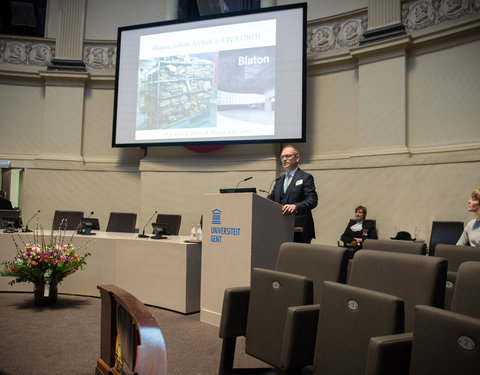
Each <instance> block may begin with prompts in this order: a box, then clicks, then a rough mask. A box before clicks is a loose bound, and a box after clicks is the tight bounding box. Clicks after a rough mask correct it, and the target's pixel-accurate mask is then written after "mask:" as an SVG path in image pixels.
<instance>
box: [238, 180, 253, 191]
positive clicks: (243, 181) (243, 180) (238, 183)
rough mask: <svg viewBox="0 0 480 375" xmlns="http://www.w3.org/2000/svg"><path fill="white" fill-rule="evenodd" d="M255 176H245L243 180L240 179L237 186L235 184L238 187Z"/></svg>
mask: <svg viewBox="0 0 480 375" xmlns="http://www.w3.org/2000/svg"><path fill="white" fill-rule="evenodd" d="M252 178H253V177H247V178H244V179H243V180H242V181H240V182H239V183H238V184H237V186H235V189H236V188H238V185H240V184H241V183H242V182H245V181H248V180H251V179H252Z"/></svg>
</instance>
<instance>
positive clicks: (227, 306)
mask: <svg viewBox="0 0 480 375" xmlns="http://www.w3.org/2000/svg"><path fill="white" fill-rule="evenodd" d="M249 298H250V287H249V286H245V287H235V288H227V289H225V293H224V295H223V306H222V317H221V319H220V333H219V336H220V337H221V338H223V339H227V338H233V337H238V336H245V331H246V329H247V315H248V301H249Z"/></svg>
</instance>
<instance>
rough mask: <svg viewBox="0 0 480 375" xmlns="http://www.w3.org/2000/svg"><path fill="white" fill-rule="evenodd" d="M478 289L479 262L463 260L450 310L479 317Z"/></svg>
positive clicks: (479, 299) (459, 268) (479, 278)
mask: <svg viewBox="0 0 480 375" xmlns="http://www.w3.org/2000/svg"><path fill="white" fill-rule="evenodd" d="M477 251H478V250H477ZM479 290H480V262H474V261H467V262H463V263H462V264H461V265H460V266H459V267H458V274H457V283H456V286H455V289H454V292H453V298H452V305H451V308H450V310H451V311H454V312H457V313H460V314H464V315H469V316H472V317H474V318H478V319H480V298H479V297H478V293H479ZM479 345H480V343H479ZM479 349H480V348H479Z"/></svg>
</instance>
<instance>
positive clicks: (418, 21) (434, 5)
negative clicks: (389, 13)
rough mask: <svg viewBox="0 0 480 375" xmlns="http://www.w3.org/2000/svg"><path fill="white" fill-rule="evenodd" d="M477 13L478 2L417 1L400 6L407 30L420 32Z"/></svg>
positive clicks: (479, 9) (478, 8) (479, 0)
mask: <svg viewBox="0 0 480 375" xmlns="http://www.w3.org/2000/svg"><path fill="white" fill-rule="evenodd" d="M479 11H480V0H417V1H410V2H404V3H403V4H402V22H403V24H404V25H405V28H406V29H407V30H412V31H413V30H421V29H425V28H427V27H429V26H433V25H437V24H441V23H445V22H448V21H453V20H456V19H459V18H462V17H465V16H468V15H470V14H472V13H476V12H479Z"/></svg>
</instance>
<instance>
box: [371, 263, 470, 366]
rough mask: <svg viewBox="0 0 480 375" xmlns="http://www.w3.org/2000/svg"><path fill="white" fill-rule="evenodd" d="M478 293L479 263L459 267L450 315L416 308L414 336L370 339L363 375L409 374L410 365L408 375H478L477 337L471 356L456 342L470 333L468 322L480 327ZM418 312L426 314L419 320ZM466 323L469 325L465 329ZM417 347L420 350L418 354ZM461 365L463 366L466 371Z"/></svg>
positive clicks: (434, 309) (424, 308)
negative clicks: (473, 363)
mask: <svg viewBox="0 0 480 375" xmlns="http://www.w3.org/2000/svg"><path fill="white" fill-rule="evenodd" d="M428 258H432V257H428ZM479 289H480V262H474V261H467V262H464V263H462V264H461V265H460V267H459V268H458V275H457V284H456V286H455V289H454V293H453V299H452V305H451V311H448V310H444V309H438V308H434V307H429V306H420V305H417V306H416V307H415V308H416V310H415V323H414V327H413V334H412V332H410V333H409V334H404V335H392V336H385V337H375V338H372V339H371V340H370V345H369V356H368V364H367V371H366V375H391V374H409V368H408V364H409V363H410V362H411V364H412V365H411V369H410V374H436V375H437V374H454V373H461V374H474V373H475V374H477V373H478V371H479V369H480V348H479V347H478V345H480V337H479V336H478V333H477V336H474V337H476V338H475V340H476V344H477V348H476V349H475V351H471V352H470V353H468V351H465V350H458V349H459V348H458V343H459V341H458V339H459V338H460V336H462V335H465V333H466V332H469V330H468V329H469V328H467V327H468V326H469V325H470V323H471V322H473V321H476V322H477V323H476V324H477V325H478V324H479V323H480V299H479V298H478V290H479ZM419 310H424V311H426V312H425V313H421V317H420V318H419ZM421 319H422V320H423V323H422V322H421ZM462 322H463V323H462ZM465 322H470V323H468V324H467V325H464V323H465ZM474 325H475V324H474ZM419 329H420V331H419ZM461 332H463V333H461ZM477 332H478V331H477ZM427 334H428V336H429V337H430V338H429V339H428V340H426V339H425V338H422V337H423V336H425V335H427ZM472 335H473V333H472ZM419 338H422V340H421V342H420V343H419V342H418V341H417V340H418V339H419ZM412 346H413V349H412ZM419 347H423V348H422V349H421V350H419ZM427 352H431V353H427ZM412 353H416V354H412ZM420 353H421V354H420ZM432 353H436V354H435V355H436V361H440V363H443V364H437V363H432V361H433V357H432ZM464 355H466V356H467V357H464ZM466 358H469V359H468V360H466ZM472 358H476V362H475V363H476V365H475V366H476V367H474V369H475V371H476V372H475V371H473V372H472V367H469V366H473V365H472V362H469V361H471V360H472ZM452 363H455V366H456V367H455V368H454V367H451V364H452ZM460 364H462V365H460ZM463 364H464V365H465V366H466V368H465V369H464V365H463ZM459 365H460V367H458V366H459ZM464 370H465V371H464ZM422 371H424V372H422Z"/></svg>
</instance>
